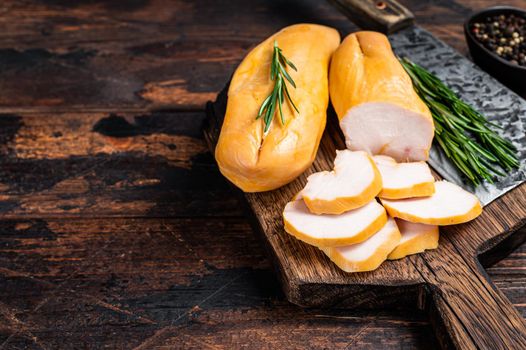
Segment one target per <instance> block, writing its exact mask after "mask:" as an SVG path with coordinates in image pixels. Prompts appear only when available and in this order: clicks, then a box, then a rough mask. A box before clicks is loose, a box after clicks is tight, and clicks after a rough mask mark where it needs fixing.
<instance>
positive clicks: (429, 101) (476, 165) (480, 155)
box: [399, 58, 519, 185]
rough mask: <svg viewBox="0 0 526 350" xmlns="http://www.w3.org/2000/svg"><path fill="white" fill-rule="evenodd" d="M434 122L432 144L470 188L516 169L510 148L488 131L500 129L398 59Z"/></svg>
mask: <svg viewBox="0 0 526 350" xmlns="http://www.w3.org/2000/svg"><path fill="white" fill-rule="evenodd" d="M399 60H400V63H401V64H402V67H404V69H405V71H406V72H407V74H408V75H409V77H410V78H411V80H412V82H413V87H414V89H415V91H416V92H417V94H418V95H419V96H420V98H421V99H422V101H424V103H425V104H426V105H427V106H428V107H429V110H430V111H431V114H432V116H433V120H434V121H435V140H436V141H437V143H438V145H439V146H440V148H442V150H443V151H444V153H445V155H446V157H448V158H449V159H451V161H452V162H453V164H455V166H456V167H457V168H458V169H459V170H460V171H461V172H462V173H463V174H464V175H465V176H466V177H467V178H468V179H470V180H471V181H472V182H473V184H475V185H478V184H480V183H481V182H482V181H484V180H485V181H488V182H490V183H492V182H493V179H494V177H495V176H505V174H504V173H503V172H502V171H501V170H500V169H504V170H506V171H510V170H512V169H513V168H517V167H518V166H519V159H518V158H517V153H516V152H517V150H516V148H515V147H514V146H513V144H512V143H511V142H510V141H509V140H506V139H504V138H502V137H501V136H500V135H498V134H497V133H495V132H494V131H493V130H491V129H490V127H496V128H499V129H502V128H501V127H500V126H498V125H495V124H494V123H492V122H490V121H488V120H487V119H486V117H484V116H483V115H482V114H481V113H480V112H478V111H477V110H475V109H474V108H473V107H471V106H470V105H468V104H467V103H466V102H464V101H462V100H461V99H460V98H459V97H458V96H457V95H456V94H455V93H454V92H453V91H452V90H451V89H450V88H448V87H447V86H446V85H445V84H444V83H443V82H442V81H440V79H438V78H437V77H436V76H434V75H433V74H431V73H429V72H428V71H426V70H425V69H424V68H422V67H420V66H419V65H417V64H415V63H413V62H411V61H410V60H409V59H407V58H402V59H399Z"/></svg>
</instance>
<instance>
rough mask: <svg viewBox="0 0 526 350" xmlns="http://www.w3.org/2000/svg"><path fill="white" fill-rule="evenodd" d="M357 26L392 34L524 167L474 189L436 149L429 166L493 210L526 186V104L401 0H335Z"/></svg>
mask: <svg viewBox="0 0 526 350" xmlns="http://www.w3.org/2000/svg"><path fill="white" fill-rule="evenodd" d="M329 2H330V3H332V4H333V5H335V6H336V7H337V8H338V9H340V11H341V12H342V13H344V14H345V15H346V16H347V17H349V19H351V21H352V22H354V23H355V24H357V25H358V26H360V27H361V28H362V29H365V30H376V31H380V32H383V33H385V34H388V36H389V41H390V42H391V45H392V47H393V50H394V52H395V53H396V54H397V55H398V56H399V57H408V58H409V59H410V60H411V61H413V62H415V63H417V64H419V65H421V66H422V67H424V68H426V69H427V70H429V71H430V72H432V73H433V74H435V75H436V76H438V77H439V78H440V79H441V80H442V81H443V82H444V83H445V84H446V85H447V86H449V87H450V88H451V89H452V90H454V91H455V92H456V93H457V94H458V95H459V96H460V97H461V98H462V99H463V100H464V101H466V102H468V103H469V104H471V105H472V106H473V107H475V109H477V110H479V111H480V112H482V114H484V115H485V116H486V117H487V118H488V119H489V120H490V121H492V122H493V123H495V124H496V125H498V126H500V127H501V129H498V130H496V131H497V132H498V133H499V134H501V135H502V136H504V137H505V138H507V139H508V140H510V141H512V142H513V144H514V145H515V146H516V147H517V152H518V156H519V162H520V166H519V168H518V169H515V170H513V171H512V172H509V173H508V174H507V176H506V177H500V178H497V179H495V182H494V183H493V184H491V183H488V182H484V183H482V184H481V185H479V186H476V187H475V186H473V185H472V184H471V182H470V181H469V180H468V179H467V178H465V177H464V176H463V175H462V174H461V173H460V172H459V171H458V170H457V169H456V167H455V166H454V164H453V163H452V162H451V161H450V160H449V159H448V158H447V157H446V155H445V154H444V152H442V150H441V149H440V148H439V147H438V145H436V143H435V144H434V145H433V147H432V149H431V152H430V159H429V163H430V164H431V166H432V167H433V169H435V171H436V172H437V173H438V174H440V176H442V177H443V178H445V179H446V180H449V181H451V182H454V183H456V184H458V185H460V186H462V187H463V188H465V189H466V190H468V191H470V192H472V193H475V194H476V195H477V197H478V198H479V199H480V201H481V202H482V203H483V204H484V205H487V204H489V203H490V202H492V201H493V200H494V199H497V198H498V197H500V196H502V195H503V194H504V193H506V192H508V191H510V190H512V189H513V188H515V187H517V186H518V185H520V184H521V183H523V182H524V181H525V180H526V100H524V99H522V98H521V97H520V96H519V95H517V94H515V93H514V92H512V91H511V90H509V89H508V88H506V87H505V86H503V85H502V84H501V83H499V82H498V81H497V80H496V79H494V78H492V77H491V76H490V75H488V74H487V73H485V72H483V71H482V70H481V69H480V68H479V67H477V66H476V65H475V64H474V63H472V62H471V61H469V60H468V59H466V58H465V57H464V56H462V55H461V54H460V53H458V52H457V51H456V50H455V49H453V48H451V47H449V46H448V45H446V44H445V43H444V42H442V41H441V40H439V39H437V38H435V37H434V36H433V35H432V34H431V33H429V32H428V31H426V30H424V29H422V28H420V27H418V26H416V25H414V16H413V14H412V13H411V12H410V11H409V10H408V9H406V8H405V7H403V6H402V5H400V4H399V3H398V2H396V1H395V0H384V1H376V0H329ZM525 84H526V82H525Z"/></svg>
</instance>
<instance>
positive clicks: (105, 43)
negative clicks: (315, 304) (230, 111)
mask: <svg viewBox="0 0 526 350" xmlns="http://www.w3.org/2000/svg"><path fill="white" fill-rule="evenodd" d="M508 3H511V4H515V5H517V6H521V7H526V1H525V0H513V1H508ZM404 4H406V5H408V6H409V7H410V8H411V9H412V10H413V11H414V12H415V14H416V15H417V18H418V21H419V22H420V24H422V25H423V26H424V27H426V28H427V29H429V30H431V31H432V32H433V33H434V34H435V35H437V36H438V37H440V38H442V39H443V40H445V41H446V42H448V43H449V44H451V45H452V46H454V47H456V48H457V49H459V50H460V51H461V52H462V53H467V49H466V46H465V42H464V39H463V34H462V22H463V20H464V18H465V17H466V16H467V15H468V14H469V13H471V12H472V11H473V10H476V9H479V8H483V7H485V6H489V5H492V4H493V1H490V0H470V1H463V2H462V3H460V1H454V0H446V1H442V2H438V1H436V2H435V1H418V0H411V1H404ZM297 22H316V23H322V24H328V25H331V26H334V27H336V28H338V29H339V30H340V31H341V33H342V34H347V33H349V32H351V31H353V30H354V29H355V28H354V26H353V25H352V24H350V23H349V22H348V21H347V20H346V19H345V18H344V17H343V16H342V15H340V14H339V13H338V12H337V11H336V10H334V9H333V8H332V7H331V6H329V5H328V4H326V3H325V2H324V1H321V0H320V1H314V0H308V1H306V0H282V1H266V0H257V1H246V0H231V1H215V0H208V1H206V0H199V1H182V0H180V1H172V2H168V1H162V0H157V1H156V0H129V1H110V0H85V1H79V0H77V1H66V0H33V1H30V0H26V1H23V0H19V1H15V0H4V1H2V2H1V4H0V113H1V115H0V215H1V218H0V348H1V349H22V348H34V349H57V348H63V349H73V348H118V349H129V348H137V349H151V348H156V347H158V348H185V349H191V348H196V349H206V348H211V349H216V348H217V349H230V348H248V349H257V348H273V349H279V348H288V349H291V348H308V347H310V348H330V349H340V348H342V349H343V348H354V347H362V348H376V349H377V348H382V349H388V348H404V349H405V348H422V349H430V348H434V347H436V341H435V338H434V335H433V332H432V329H431V327H430V325H429V323H428V321H427V316H426V315H425V314H423V313H422V312H419V311H418V310H416V309H415V308H414V306H412V305H400V306H399V307H398V308H393V309H367V310H347V309H345V308H344V307H340V308H335V309H331V310H314V309H309V310H305V309H301V308H298V307H296V306H294V305H291V304H289V303H288V302H287V301H286V300H285V299H284V297H283V295H282V293H281V291H280V288H279V285H278V283H277V280H276V277H275V276H274V274H273V271H272V269H271V267H270V266H269V262H268V261H267V260H266V258H265V254H264V251H263V249H262V247H261V245H260V244H259V242H258V241H257V239H256V238H255V236H254V235H253V233H252V231H251V228H250V226H249V224H248V223H247V221H246V219H245V218H244V216H243V213H242V211H241V209H240V204H239V203H238V202H237V201H236V196H235V195H234V193H233V191H232V190H231V188H230V187H229V186H228V184H227V182H226V181H225V180H224V179H223V178H222V177H221V176H220V174H219V172H218V170H217V168H216V166H215V164H214V160H213V158H212V156H211V155H210V154H209V153H208V152H207V150H206V147H205V144H204V141H203V139H202V136H201V123H202V121H203V119H204V104H205V102H206V101H207V100H210V99H214V98H215V95H216V93H217V92H218V91H219V90H220V89H221V88H222V87H223V85H224V83H225V82H226V81H227V79H228V78H229V76H230V74H231V73H232V71H233V69H234V68H235V66H236V65H237V64H238V63H239V61H240V60H241V59H242V57H243V55H244V54H245V53H246V52H247V50H248V49H249V48H251V47H252V46H253V45H255V44H256V43H258V42H259V41H261V40H262V39H263V38H265V37H267V36H268V35H270V34H271V33H273V32H275V31H276V30H278V29H279V28H281V27H283V26H286V25H288V24H292V23H297ZM487 271H488V274H489V275H490V276H491V278H492V279H493V280H494V282H495V283H496V284H497V286H498V287H499V288H501V289H502V290H503V292H504V293H505V294H506V295H507V296H508V297H509V298H510V299H511V301H512V302H513V303H514V304H515V306H516V307H517V308H519V310H520V311H521V312H522V313H523V315H526V246H525V245H523V246H522V247H521V248H519V249H518V250H516V251H515V252H514V253H513V254H512V255H510V256H509V257H508V258H506V259H505V260H502V261H500V262H498V263H496V264H495V265H493V266H492V267H490V268H488V270H487Z"/></svg>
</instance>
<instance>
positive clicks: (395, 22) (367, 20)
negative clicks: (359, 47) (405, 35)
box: [329, 0, 415, 34]
mask: <svg viewBox="0 0 526 350" xmlns="http://www.w3.org/2000/svg"><path fill="white" fill-rule="evenodd" d="M329 2H330V3H332V4H333V5H334V6H336V7H337V8H338V9H339V10H340V11H341V12H342V13H343V14H344V15H346V16H347V17H348V18H349V19H350V20H351V21H352V22H354V23H355V24H356V25H358V26H359V27H360V28H362V29H369V30H376V31H379V32H382V33H385V34H390V33H393V32H395V31H397V30H400V29H403V28H405V27H408V26H410V25H411V24H413V22H414V20H415V16H414V15H413V13H412V12H411V11H409V10H408V9H407V8H405V7H404V6H402V5H401V4H399V3H398V2H397V1H396V0H329Z"/></svg>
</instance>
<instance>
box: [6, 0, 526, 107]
mask: <svg viewBox="0 0 526 350" xmlns="http://www.w3.org/2000/svg"><path fill="white" fill-rule="evenodd" d="M402 2H403V3H404V4H405V5H407V6H408V7H409V8H410V9H412V10H413V11H414V12H415V14H416V17H417V21H418V23H420V24H421V25H423V26H424V27H425V28H427V29H429V30H431V31H432V32H433V33H434V34H435V35H437V36H438V37H439V38H441V39H443V40H445V41H446V42H447V43H449V44H450V45H452V46H454V47H455V48H457V49H459V50H461V52H463V53H466V52H467V50H466V46H465V43H464V39H463V34H462V28H461V23H462V22H463V21H464V19H465V18H466V16H467V15H468V14H469V13H470V12H471V11H472V10H475V9H478V8H482V7H485V6H491V5H493V4H494V2H492V1H490V0H471V1H470V2H469V5H466V4H461V3H460V2H458V1H454V0H447V1H442V2H424V1H416V0H406V1H402ZM113 3H114V2H111V1H110V2H108V1H97V2H92V1H88V0H84V1H75V2H66V1H34V2H27V3H20V2H19V1H16V0H7V1H3V3H2V8H1V11H0V72H1V74H2V78H3V79H2V80H1V81H0V90H2V95H1V96H0V108H1V109H2V110H3V111H12V110H16V109H27V107H33V108H36V109H47V108H49V107H54V108H69V109H71V108H77V109H78V108H80V109H83V110H86V109H91V110H93V109H101V108H106V109H108V108H116V107H120V108H159V107H160V108H166V107H175V108H203V106H204V104H205V103H206V101H207V100H212V99H213V98H214V96H215V95H216V94H217V92H219V90H220V89H221V88H222V87H223V84H224V82H225V81H227V80H228V78H229V76H230V75H231V73H232V72H233V70H234V68H235V67H236V65H237V64H238V63H239V62H240V60H241V59H242V58H243V57H244V55H245V54H246V52H247V50H248V49H249V48H250V47H252V46H254V45H256V44H257V43H258V42H260V41H261V40H262V39H264V38H265V37H267V36H269V35H270V34H272V33H273V32H275V31H277V30H278V29H280V28H282V27H284V26H286V25H289V24H293V23H297V22H313V23H322V24H327V25H331V26H334V27H336V28H337V29H338V30H340V32H341V33H342V34H347V33H349V32H350V31H353V30H355V29H356V27H355V26H353V25H352V24H351V23H350V22H349V21H348V20H347V19H346V18H345V17H344V16H343V15H341V14H340V13H339V12H338V11H337V10H336V9H334V8H332V7H331V5H330V4H329V3H328V2H325V1H316V0H303V1H298V0H287V1H265V0H256V1H250V2H249V1H244V0H233V1H229V2H228V6H226V5H225V4H222V5H220V4H218V3H217V2H216V1H213V0H199V1H191V2H183V1H171V2H165V1H160V0H141V1H134V2H133V4H132V5H114V4H113ZM507 4H510V5H513V4H515V5H516V6H519V7H520V6H524V3H523V0H510V1H508V2H507ZM233 14H235V16H233ZM203 18H206V21H203Z"/></svg>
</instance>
